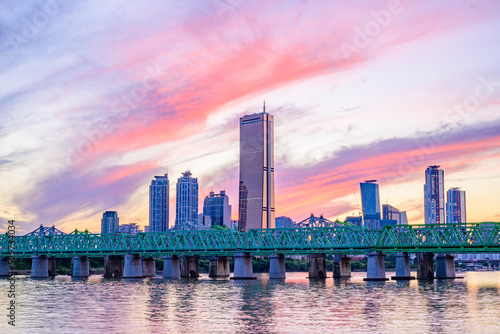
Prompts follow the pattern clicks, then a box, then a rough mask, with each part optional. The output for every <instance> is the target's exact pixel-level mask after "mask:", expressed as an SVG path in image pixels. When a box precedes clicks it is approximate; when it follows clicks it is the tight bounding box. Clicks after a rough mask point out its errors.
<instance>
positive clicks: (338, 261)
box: [333, 254, 351, 278]
mask: <svg viewBox="0 0 500 334" xmlns="http://www.w3.org/2000/svg"><path fill="white" fill-rule="evenodd" d="M342 277H344V278H345V277H351V258H350V257H349V256H346V255H340V254H335V255H334V256H333V278H342Z"/></svg>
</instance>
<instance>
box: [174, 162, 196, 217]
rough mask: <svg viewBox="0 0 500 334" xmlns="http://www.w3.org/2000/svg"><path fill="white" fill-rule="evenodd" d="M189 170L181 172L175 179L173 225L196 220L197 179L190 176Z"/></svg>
mask: <svg viewBox="0 0 500 334" xmlns="http://www.w3.org/2000/svg"><path fill="white" fill-rule="evenodd" d="M191 175H192V174H191V172H190V171H186V172H184V173H182V177H180V178H178V179H177V197H176V203H175V208H176V210H175V226H176V227H177V226H179V225H181V224H184V223H187V222H189V223H196V222H197V221H198V179H197V178H193V177H191Z"/></svg>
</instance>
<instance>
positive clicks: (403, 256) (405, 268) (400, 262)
mask: <svg viewBox="0 0 500 334" xmlns="http://www.w3.org/2000/svg"><path fill="white" fill-rule="evenodd" d="M391 279H393V280H412V279H415V277H414V276H411V272H410V257H409V256H408V253H401V252H400V253H398V254H397V255H396V276H392V277H391Z"/></svg>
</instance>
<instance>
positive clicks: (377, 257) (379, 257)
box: [363, 252, 389, 281]
mask: <svg viewBox="0 0 500 334" xmlns="http://www.w3.org/2000/svg"><path fill="white" fill-rule="evenodd" d="M388 280H389V279H388V278H386V277H385V264H384V254H382V252H371V253H368V264H367V268H366V278H363V281H388Z"/></svg>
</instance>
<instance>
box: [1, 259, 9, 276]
mask: <svg viewBox="0 0 500 334" xmlns="http://www.w3.org/2000/svg"><path fill="white" fill-rule="evenodd" d="M9 276H10V258H9V257H2V258H0V277H9Z"/></svg>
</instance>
